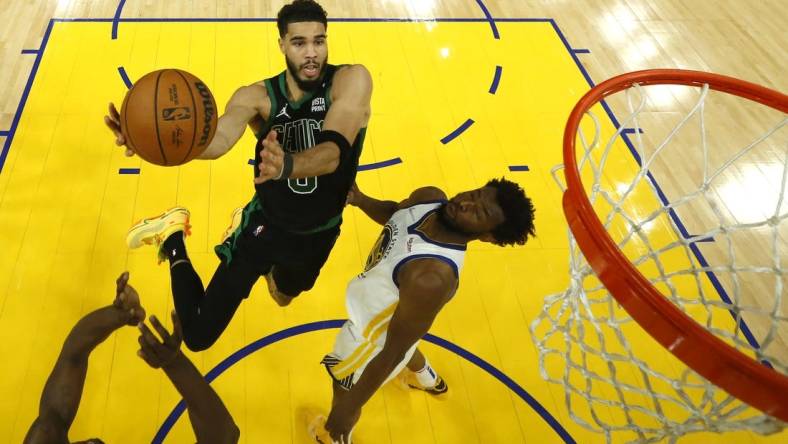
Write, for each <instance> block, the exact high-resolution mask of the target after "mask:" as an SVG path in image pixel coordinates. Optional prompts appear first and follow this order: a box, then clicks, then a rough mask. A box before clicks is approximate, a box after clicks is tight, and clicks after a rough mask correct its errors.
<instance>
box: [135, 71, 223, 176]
mask: <svg viewBox="0 0 788 444" xmlns="http://www.w3.org/2000/svg"><path fill="white" fill-rule="evenodd" d="M216 120H217V117H216V102H215V101H214V99H213V94H211V91H210V90H209V89H208V87H207V86H206V85H205V83H203V82H202V81H201V80H200V79H198V78H197V77H195V76H193V75H191V74H189V73H188V72H186V71H182V70H180V69H162V70H160V71H154V72H152V73H149V74H146V75H144V76H143V77H142V78H140V79H139V80H137V81H136V82H135V83H134V86H133V87H132V88H131V89H130V90H129V92H128V93H126V98H125V99H123V106H122V107H121V110H120V129H121V131H122V132H123V137H125V138H126V146H128V147H129V148H130V149H131V150H132V151H134V152H135V153H136V154H137V155H138V156H140V157H142V158H143V159H144V160H147V161H148V162H150V163H155V164H156V165H164V166H173V165H181V164H184V163H186V162H188V161H190V160H192V159H194V158H195V157H197V156H199V155H200V154H202V152H203V151H205V148H207V147H208V145H209V144H210V143H211V140H212V139H213V135H214V133H215V132H216Z"/></svg>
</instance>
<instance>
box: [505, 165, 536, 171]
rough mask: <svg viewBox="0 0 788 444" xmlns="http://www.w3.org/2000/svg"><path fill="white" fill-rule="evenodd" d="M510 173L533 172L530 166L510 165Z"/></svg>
mask: <svg viewBox="0 0 788 444" xmlns="http://www.w3.org/2000/svg"><path fill="white" fill-rule="evenodd" d="M509 171H531V169H530V168H528V165H509Z"/></svg>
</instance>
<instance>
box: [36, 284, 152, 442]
mask: <svg viewBox="0 0 788 444" xmlns="http://www.w3.org/2000/svg"><path fill="white" fill-rule="evenodd" d="M128 279H129V274H128V272H125V273H123V274H121V275H120V277H118V279H117V281H116V284H117V286H116V294H115V301H114V302H113V304H112V305H110V306H107V307H104V308H100V309H98V310H96V311H93V312H91V313H88V314H87V315H85V317H83V318H82V319H80V320H79V321H78V322H77V324H76V325H75V326H74V328H72V329H71V332H70V333H69V335H68V337H67V338H66V340H65V342H64V343H63V348H62V350H61V351H60V355H59V356H58V358H57V362H56V363H55V368H54V369H52V373H51V374H50V375H49V378H48V379H47V382H46V385H45V386H44V391H43V393H42V394H41V401H40V403H39V406H38V417H37V418H36V419H35V421H34V422H33V425H32V426H31V427H30V430H29V431H28V432H27V436H25V441H24V442H25V443H26V444H27V443H30V444H32V443H53V442H57V443H60V442H64V443H67V442H68V429H69V428H70V427H71V423H72V422H73V421H74V417H75V416H76V414H77V409H78V408H79V401H80V399H81V398H82V389H83V387H84V385H85V375H86V374H87V371H88V357H89V356H90V353H91V352H92V351H93V349H95V348H96V346H98V345H99V344H101V343H102V342H104V340H105V339H107V337H109V335H110V334H111V333H112V332H114V331H115V330H117V329H118V328H120V327H122V326H124V325H135V324H136V323H137V322H139V321H140V320H141V319H144V318H145V310H144V309H143V308H142V307H141V306H140V300H139V296H138V295H137V292H136V291H134V289H133V288H132V287H131V286H129V285H127V282H128Z"/></svg>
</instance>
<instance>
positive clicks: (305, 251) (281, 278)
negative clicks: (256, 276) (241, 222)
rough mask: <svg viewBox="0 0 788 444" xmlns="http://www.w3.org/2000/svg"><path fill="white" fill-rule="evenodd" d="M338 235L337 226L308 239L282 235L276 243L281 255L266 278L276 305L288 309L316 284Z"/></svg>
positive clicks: (309, 236) (307, 237)
mask: <svg viewBox="0 0 788 444" xmlns="http://www.w3.org/2000/svg"><path fill="white" fill-rule="evenodd" d="M338 236H339V227H336V228H333V229H330V230H327V231H324V232H320V233H315V234H311V235H308V236H301V235H287V236H282V239H279V240H278V241H277V247H276V248H278V249H280V250H282V251H281V253H282V254H281V255H279V256H278V259H279V260H277V261H276V264H275V265H274V266H273V268H272V269H271V272H270V273H269V274H267V275H266V280H267V281H268V291H269V293H271V297H272V298H273V299H274V301H276V303H277V304H279V305H280V306H286V305H288V304H290V302H292V301H293V299H294V298H295V297H296V296H298V295H299V294H301V293H303V292H304V291H308V290H310V289H311V288H312V287H313V286H314V285H315V282H316V281H317V277H318V276H319V275H320V270H321V269H322V268H323V265H324V264H325V263H326V260H328V256H329V254H331V250H332V249H333V248H334V244H335V243H336V239H337V237H338Z"/></svg>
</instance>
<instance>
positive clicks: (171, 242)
mask: <svg viewBox="0 0 788 444" xmlns="http://www.w3.org/2000/svg"><path fill="white" fill-rule="evenodd" d="M161 248H162V251H164V253H165V254H166V255H167V259H169V261H170V266H172V265H174V264H175V263H176V262H178V261H180V260H185V261H188V260H189V256H188V255H187V254H186V245H185V244H184V243H183V231H176V232H175V233H172V234H171V235H170V237H168V238H167V239H165V240H164V243H162V245H161Z"/></svg>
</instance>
